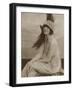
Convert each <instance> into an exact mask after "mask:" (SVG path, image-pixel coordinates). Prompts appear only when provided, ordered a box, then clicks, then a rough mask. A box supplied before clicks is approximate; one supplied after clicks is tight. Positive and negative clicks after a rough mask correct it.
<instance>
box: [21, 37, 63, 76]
mask: <svg viewBox="0 0 73 90" xmlns="http://www.w3.org/2000/svg"><path fill="white" fill-rule="evenodd" d="M60 68H61V60H60V55H59V48H58V44H57V41H56V39H55V38H54V37H53V38H52V39H51V41H50V43H49V42H48V43H46V42H45V43H44V44H42V45H41V47H40V49H39V53H38V54H37V55H36V56H35V57H34V58H33V59H32V60H31V61H29V62H28V63H27V64H26V66H25V67H24V68H23V70H22V73H21V76H22V77H34V76H41V75H51V74H55V73H57V72H59V71H60Z"/></svg>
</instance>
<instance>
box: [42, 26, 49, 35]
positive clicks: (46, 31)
mask: <svg viewBox="0 0 73 90" xmlns="http://www.w3.org/2000/svg"><path fill="white" fill-rule="evenodd" d="M43 32H44V34H45V35H48V34H49V33H50V29H49V28H48V27H44V28H43Z"/></svg>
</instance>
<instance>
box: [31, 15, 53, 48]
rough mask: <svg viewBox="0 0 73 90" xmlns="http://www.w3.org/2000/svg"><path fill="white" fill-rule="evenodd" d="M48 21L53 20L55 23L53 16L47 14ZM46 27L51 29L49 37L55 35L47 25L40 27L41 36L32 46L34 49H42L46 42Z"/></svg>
mask: <svg viewBox="0 0 73 90" xmlns="http://www.w3.org/2000/svg"><path fill="white" fill-rule="evenodd" d="M47 20H51V21H52V22H54V19H53V16H52V14H47ZM44 27H47V28H49V29H50V33H49V35H52V34H53V30H52V29H51V28H50V27H49V26H48V25H47V24H44V25H43V26H41V25H40V28H41V34H40V35H39V37H38V40H37V41H36V42H35V43H34V45H33V46H32V47H35V48H36V49H38V48H40V46H41V45H42V44H43V43H44V42H45V34H44V31H43V29H44Z"/></svg>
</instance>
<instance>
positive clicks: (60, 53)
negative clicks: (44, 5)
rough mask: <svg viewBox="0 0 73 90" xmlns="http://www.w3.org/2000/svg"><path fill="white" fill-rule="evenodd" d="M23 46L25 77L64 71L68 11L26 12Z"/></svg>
mask: <svg viewBox="0 0 73 90" xmlns="http://www.w3.org/2000/svg"><path fill="white" fill-rule="evenodd" d="M34 21H35V22H34ZM21 50H22V51H21V56H22V61H21V62H22V73H21V74H22V75H21V76H22V77H33V76H52V75H63V74H64V15H63V14H59V15H57V14H49V13H48V14H41V13H40V14H38V13H24V12H22V13H21Z"/></svg>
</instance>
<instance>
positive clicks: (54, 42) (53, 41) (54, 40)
mask: <svg viewBox="0 0 73 90" xmlns="http://www.w3.org/2000/svg"><path fill="white" fill-rule="evenodd" d="M52 45H53V46H58V42H57V40H56V38H55V37H53V38H52Z"/></svg>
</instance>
